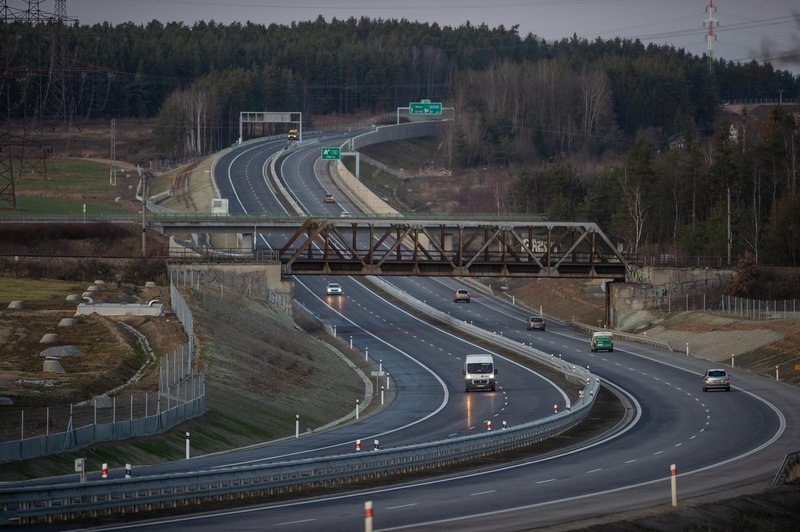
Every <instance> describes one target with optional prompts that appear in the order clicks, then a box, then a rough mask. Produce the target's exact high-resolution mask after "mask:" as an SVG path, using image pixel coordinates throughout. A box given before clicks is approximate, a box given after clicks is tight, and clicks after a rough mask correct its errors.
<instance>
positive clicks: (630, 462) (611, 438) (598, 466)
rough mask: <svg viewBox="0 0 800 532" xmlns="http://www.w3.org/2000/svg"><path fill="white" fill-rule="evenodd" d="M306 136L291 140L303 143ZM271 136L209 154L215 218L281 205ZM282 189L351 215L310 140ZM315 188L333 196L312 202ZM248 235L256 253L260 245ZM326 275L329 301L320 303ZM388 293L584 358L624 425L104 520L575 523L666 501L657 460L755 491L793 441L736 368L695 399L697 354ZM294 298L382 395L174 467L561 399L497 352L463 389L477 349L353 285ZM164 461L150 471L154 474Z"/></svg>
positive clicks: (230, 461) (710, 487)
mask: <svg viewBox="0 0 800 532" xmlns="http://www.w3.org/2000/svg"><path fill="white" fill-rule="evenodd" d="M304 144H306V143H304ZM282 149H283V143H272V142H264V143H254V144H251V145H248V146H243V147H240V148H237V149H234V150H232V151H231V152H230V153H228V154H227V155H225V156H224V157H223V158H221V159H220V161H218V163H217V165H216V169H215V176H214V177H215V179H216V180H217V186H218V188H219V190H220V192H221V193H222V195H223V197H227V198H229V199H230V204H231V211H232V212H242V213H250V214H257V213H264V212H268V213H269V212H274V213H279V212H284V211H283V206H282V205H281V204H280V202H279V201H277V199H276V198H275V190H274V187H273V186H272V184H271V183H270V182H269V180H268V179H267V178H266V177H265V175H264V169H265V167H266V165H267V164H268V162H269V159H270V157H272V156H273V155H274V154H275V153H276V152H278V151H280V150H282ZM280 172H281V175H282V179H283V182H284V183H285V185H286V186H287V187H288V188H290V189H291V191H292V194H293V195H294V200H295V201H296V202H297V204H298V205H300V206H301V207H302V208H304V209H305V210H306V211H307V212H311V213H319V214H326V213H327V214H329V215H336V213H337V211H341V210H347V211H350V212H355V211H356V208H355V205H353V204H351V203H349V202H348V200H347V199H346V197H345V194H344V193H343V192H342V191H340V190H338V189H337V188H336V186H335V184H334V183H333V182H332V181H330V178H329V176H327V174H326V173H325V171H324V165H322V164H320V162H319V144H314V143H313V141H312V142H309V143H307V145H306V146H302V147H298V148H297V149H294V150H292V151H291V153H289V154H288V155H287V156H286V157H285V158H283V159H282V161H281V164H280ZM326 192H331V193H333V194H334V195H335V196H336V199H337V203H336V204H327V203H324V202H323V201H322V198H323V195H324V194H325V193H326ZM268 239H269V235H264V234H262V235H260V238H259V241H258V246H259V247H268V246H269V242H268ZM331 280H336V281H337V282H340V283H341V284H342V285H343V287H344V295H343V296H339V297H326V296H325V295H324V286H325V284H326V283H327V282H328V281H331ZM389 281H390V282H391V283H392V284H393V285H394V286H395V287H396V288H398V289H400V290H403V291H405V292H407V293H409V294H412V295H414V296H415V297H417V298H418V299H419V300H422V301H425V302H426V303H427V304H428V305H430V306H432V307H435V308H438V309H440V310H443V311H445V312H447V313H450V314H451V315H452V316H455V317H457V318H459V319H461V320H464V321H467V322H470V323H472V324H473V325H475V326H478V327H481V328H484V329H486V330H488V331H492V332H495V333H496V334H500V335H503V336H504V337H506V338H510V339H513V340H516V341H519V342H520V343H522V342H524V343H525V344H526V345H532V346H533V347H535V348H537V349H539V350H541V351H544V352H545V353H550V354H551V355H552V356H554V357H562V358H563V359H565V360H568V361H570V362H572V363H574V364H576V365H581V366H584V367H585V366H588V367H590V368H591V371H592V372H593V373H595V374H596V375H597V376H599V377H600V379H601V380H602V382H603V383H604V384H605V385H606V386H608V387H609V388H610V389H613V390H614V391H615V393H617V394H619V396H620V397H622V398H624V401H625V402H624V404H625V405H626V406H627V408H628V419H629V420H630V422H629V423H628V424H627V425H625V426H624V427H623V428H621V430H619V431H617V432H615V433H613V434H609V435H608V436H607V437H605V438H601V439H599V440H596V441H592V442H591V443H590V444H587V445H582V446H572V447H570V448H569V449H566V450H564V451H563V452H553V453H550V454H548V455H546V456H541V457H538V458H530V459H524V460H517V461H514V462H511V463H508V464H493V465H491V466H490V465H483V466H482V467H481V468H480V469H477V470H474V471H469V472H464V473H458V474H451V475H446V476H442V477H435V478H427V479H423V480H419V479H415V480H408V481H406V482H401V483H398V484H394V485H391V486H384V487H380V488H373V489H362V490H354V491H349V492H338V493H335V494H331V495H326V496H317V497H310V498H302V497H299V498H297V499H294V500H291V501H281V502H274V503H271V504H264V505H259V506H252V507H247V508H240V509H232V510H228V511H217V512H209V513H197V514H192V515H189V516H182V517H173V518H161V519H155V520H150V521H142V522H137V523H129V524H122V523H117V524H115V525H114V526H113V527H109V528H113V529H117V530H118V529H122V528H140V529H148V528H152V529H159V530H163V529H165V528H169V529H170V530H184V529H185V530H189V529H192V530H219V529H237V530H250V529H253V530H255V529H258V530H264V529H280V530H323V529H324V530H358V529H362V528H363V517H362V516H363V504H364V502H365V501H367V500H370V501H372V502H373V504H374V508H375V510H374V512H375V518H374V523H375V529H376V530H430V529H432V528H435V529H458V530H492V529H496V530H522V529H530V528H534V527H545V526H552V525H559V526H562V527H568V526H569V524H570V523H572V524H576V525H577V523H580V522H581V521H582V520H584V519H592V518H597V517H600V516H604V515H609V514H613V513H617V512H623V511H628V510H633V509H642V508H648V507H652V506H655V505H668V504H669V500H670V491H669V468H670V465H671V464H676V466H677V469H678V478H677V483H678V492H679V498H680V499H681V500H682V499H685V498H687V497H695V496H701V495H713V494H719V493H725V492H727V491H729V490H730V489H732V488H734V487H740V486H748V485H752V484H758V485H762V486H764V487H766V485H767V484H768V482H769V480H770V479H771V478H772V476H773V475H774V474H775V472H776V471H777V468H778V467H779V465H780V464H781V462H782V460H783V458H784V456H785V455H786V454H787V453H789V452H793V451H796V450H798V449H797V445H798V444H797V442H798V441H800V424H798V412H800V393H798V390H797V389H796V388H794V387H792V386H790V385H784V384H781V383H775V382H772V381H770V380H768V379H765V378H762V377H759V376H754V375H751V374H748V373H746V372H740V371H737V370H731V373H732V375H733V389H732V391H731V392H730V393H725V392H710V393H703V392H702V388H701V380H700V379H701V375H702V372H703V371H704V370H705V369H707V368H708V367H709V366H708V364H709V363H708V362H706V361H704V360H701V359H697V358H694V357H687V356H685V355H681V354H679V353H668V352H664V351H660V350H657V349H654V348H649V347H643V346H642V345H638V344H632V343H625V342H617V344H616V346H615V350H614V352H612V353H591V352H590V350H589V342H588V337H587V335H585V334H583V333H580V332H577V331H575V330H574V329H571V328H569V327H567V326H565V325H564V324H561V323H558V322H556V321H555V320H548V323H547V330H546V331H527V330H526V328H525V322H526V320H527V317H528V316H529V315H530V313H531V311H530V310H528V309H525V308H522V307H520V306H517V305H513V304H512V302H511V301H509V300H507V299H503V298H494V297H492V296H490V295H488V294H486V293H483V292H481V291H480V290H477V289H475V288H474V287H473V288H472V293H473V298H472V301H471V302H470V303H469V304H456V303H453V301H452V294H453V291H454V290H455V288H457V287H463V286H465V285H464V284H463V283H462V282H460V281H458V280H456V279H445V278H435V279H434V278H413V277H404V278H391V279H389ZM295 283H296V286H295V298H296V301H297V303H298V304H300V305H302V306H304V307H306V308H307V309H309V311H311V312H312V313H314V314H316V315H318V316H319V317H320V319H322V320H323V321H325V322H326V323H328V324H329V325H331V326H336V330H337V334H338V335H339V336H342V337H345V338H350V337H352V339H353V345H354V347H356V348H358V349H359V350H368V351H369V356H370V357H371V358H373V359H374V360H380V361H381V362H382V364H383V366H384V368H385V369H386V370H387V371H389V372H390V374H391V379H392V385H393V386H396V392H397V396H396V400H395V401H394V402H393V403H392V404H391V405H390V406H389V407H388V408H386V409H385V410H384V411H382V412H380V413H379V414H377V415H375V416H371V417H369V418H365V419H361V420H359V421H358V422H355V423H352V424H348V425H346V426H344V427H341V428H338V429H336V430H331V431H328V432H324V433H321V434H315V435H314V436H312V437H303V438H299V439H290V440H285V441H281V442H275V443H273V444H268V445H264V446H261V447H256V448H251V449H247V450H239V451H234V452H230V453H224V454H219V455H214V456H209V457H200V458H196V459H192V460H190V461H188V462H187V461H183V462H176V463H173V464H168V465H167V466H166V467H170V468H173V469H171V470H174V471H179V470H182V471H185V470H186V468H187V467H189V468H190V469H189V470H191V469H192V468H194V469H204V468H211V467H220V466H231V465H236V464H244V463H254V462H256V461H269V460H278V459H286V458H288V457H299V456H314V455H318V454H337V453H345V452H351V451H352V450H353V444H354V442H355V440H356V439H361V440H362V441H365V440H366V441H371V440H372V439H379V440H380V442H381V446H382V447H387V446H395V445H402V444H405V443H411V442H424V441H431V440H435V439H442V438H448V437H452V436H454V435H460V434H468V433H470V432H472V431H476V430H484V427H485V423H486V421H488V420H496V421H506V422H507V423H509V424H514V423H520V422H522V421H528V420H531V419H535V418H539V417H543V416H546V415H549V414H550V413H552V411H553V405H558V406H559V407H561V408H566V407H567V405H568V404H569V401H570V396H569V393H568V392H565V391H564V390H562V389H560V387H559V386H557V385H556V384H555V383H554V382H553V381H552V380H551V379H550V378H548V377H547V376H546V375H544V374H540V373H538V372H536V371H533V370H529V369H527V368H525V367H522V366H520V365H519V364H517V363H516V362H515V361H513V360H509V359H506V358H503V357H501V356H500V354H497V358H498V368H499V375H498V383H499V385H500V387H499V389H498V391H497V392H495V393H472V394H465V393H464V390H463V383H462V382H461V365H462V364H463V357H464V355H466V354H468V353H474V352H481V351H485V348H483V347H480V346H478V345H475V344H473V343H471V342H470V341H469V340H468V339H460V338H457V337H456V336H454V335H453V334H451V333H449V332H448V331H445V330H442V329H437V328H435V327H431V326H429V325H427V324H426V323H424V322H423V321H421V320H420V319H418V318H417V317H416V316H414V315H413V313H411V312H409V311H407V310H404V309H403V308H399V307H397V306H395V305H394V304H392V302H391V301H388V300H387V299H385V298H384V297H383V296H382V295H381V294H380V293H378V292H376V291H375V290H374V289H373V288H372V285H371V284H370V283H368V282H366V281H365V280H363V279H357V278H342V277H337V278H334V277H327V278H325V277H313V276H305V277H296V278H295ZM164 467H165V466H164V465H161V466H159V468H160V471H161V472H163V471H164Z"/></svg>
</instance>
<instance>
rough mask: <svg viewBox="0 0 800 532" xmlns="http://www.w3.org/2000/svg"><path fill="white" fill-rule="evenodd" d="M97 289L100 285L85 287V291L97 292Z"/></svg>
mask: <svg viewBox="0 0 800 532" xmlns="http://www.w3.org/2000/svg"><path fill="white" fill-rule="evenodd" d="M98 290H100V287H99V286H97V285H95V284H93V285H90V286H89V287H87V288H86V291H87V292H97V291H98Z"/></svg>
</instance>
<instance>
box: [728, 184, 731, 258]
mask: <svg viewBox="0 0 800 532" xmlns="http://www.w3.org/2000/svg"><path fill="white" fill-rule="evenodd" d="M730 265H731V187H728V266H730Z"/></svg>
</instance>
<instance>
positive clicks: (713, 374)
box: [703, 369, 731, 392]
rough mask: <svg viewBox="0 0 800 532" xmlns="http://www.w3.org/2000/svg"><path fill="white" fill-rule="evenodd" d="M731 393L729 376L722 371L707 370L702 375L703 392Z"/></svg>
mask: <svg viewBox="0 0 800 532" xmlns="http://www.w3.org/2000/svg"><path fill="white" fill-rule="evenodd" d="M708 390H725V391H726V392H729V391H731V376H730V375H728V372H727V371H725V370H724V369H707V370H706V372H705V374H704V375H703V391H704V392H707V391H708Z"/></svg>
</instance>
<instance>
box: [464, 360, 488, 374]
mask: <svg viewBox="0 0 800 532" xmlns="http://www.w3.org/2000/svg"><path fill="white" fill-rule="evenodd" d="M467 373H492V363H491V362H473V363H471V364H467Z"/></svg>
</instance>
